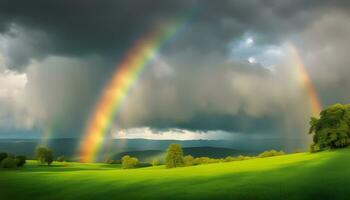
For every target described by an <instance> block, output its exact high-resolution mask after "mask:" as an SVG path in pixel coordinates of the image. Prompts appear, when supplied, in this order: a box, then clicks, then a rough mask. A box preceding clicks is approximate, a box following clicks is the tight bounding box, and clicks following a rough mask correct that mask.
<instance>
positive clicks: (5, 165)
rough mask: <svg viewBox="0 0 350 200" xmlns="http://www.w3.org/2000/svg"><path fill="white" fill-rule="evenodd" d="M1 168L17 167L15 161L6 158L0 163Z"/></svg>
mask: <svg viewBox="0 0 350 200" xmlns="http://www.w3.org/2000/svg"><path fill="white" fill-rule="evenodd" d="M1 167H2V168H8V169H10V168H16V167H17V160H16V159H14V158H12V157H7V158H5V159H4V160H2V161H1Z"/></svg>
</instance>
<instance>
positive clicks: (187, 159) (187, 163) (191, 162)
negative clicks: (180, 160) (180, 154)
mask: <svg viewBox="0 0 350 200" xmlns="http://www.w3.org/2000/svg"><path fill="white" fill-rule="evenodd" d="M184 163H185V166H192V165H194V158H193V156H191V155H187V156H185V157H184Z"/></svg>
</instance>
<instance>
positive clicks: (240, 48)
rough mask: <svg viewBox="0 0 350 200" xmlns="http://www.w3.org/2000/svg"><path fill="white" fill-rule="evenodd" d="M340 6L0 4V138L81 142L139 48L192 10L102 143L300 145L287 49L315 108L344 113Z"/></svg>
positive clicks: (346, 48)
mask: <svg viewBox="0 0 350 200" xmlns="http://www.w3.org/2000/svg"><path fill="white" fill-rule="evenodd" d="M349 6H350V3H349V1H346V0H344V1H341V0H339V1H337V0H334V1H329V0H304V1H302V0H250V1H239V0H230V1H229V0H223V1H210V0H203V1H200V0H179V1H173V0H147V1H146V0H117V1H115V0H107V1H97V0H91V1H85V0H61V1H55V2H52V1H47V0H42V1H40V0H38V1H35V0H32V1H19V0H2V1H0V137H1V135H2V136H3V137H5V136H6V137H11V136H13V137H26V134H33V133H34V134H37V135H40V134H41V133H42V132H43V131H45V130H47V129H48V128H50V130H51V129H53V130H54V131H53V132H54V135H55V136H56V137H75V136H80V135H81V134H82V133H83V131H84V128H85V126H86V123H87V121H88V118H89V117H90V114H91V112H92V111H93V109H94V105H95V104H96V102H97V100H98V98H99V95H100V93H101V90H102V88H103V86H104V84H105V83H106V81H108V80H109V78H110V77H111V73H112V72H113V71H114V70H115V68H116V67H117V63H118V61H120V60H121V59H122V57H123V55H125V53H126V52H127V50H128V49H129V48H130V47H131V46H132V45H133V43H134V42H135V41H136V40H137V38H139V37H142V35H143V34H144V33H146V32H147V31H150V30H152V28H154V27H157V26H158V25H159V24H162V23H167V21H169V20H171V19H174V18H175V19H176V18H178V17H180V16H181V15H182V13H184V12H187V11H188V10H195V14H194V16H193V19H192V20H191V21H190V22H189V24H188V26H187V27H186V29H185V30H184V31H182V32H181V33H179V34H178V35H177V37H176V38H175V39H174V40H172V41H171V43H169V44H168V45H166V46H164V47H163V49H162V50H161V51H160V52H159V54H157V56H156V58H155V59H154V60H153V61H152V62H151V63H150V64H149V66H147V68H146V70H145V71H144V73H143V74H142V75H141V78H140V80H139V81H138V83H137V85H135V87H134V88H133V89H132V91H131V92H130V95H129V96H128V98H127V101H126V104H125V107H124V109H123V110H122V112H120V113H119V115H118V116H117V117H116V119H115V120H114V123H113V127H112V130H111V134H114V135H117V136H118V133H123V134H124V136H123V137H124V138H130V137H132V136H130V137H129V136H125V133H128V135H132V134H135V137H142V134H143V133H144V134H146V135H148V136H149V135H150V134H151V136H150V137H149V138H151V139H156V138H157V137H155V136H154V135H152V134H161V133H163V135H162V136H161V137H160V138H161V139H164V137H169V138H171V134H174V135H176V137H179V139H184V138H185V139H186V138H190V139H196V138H200V139H203V138H204V139H205V138H206V137H203V135H205V134H206V133H207V134H208V137H207V138H210V139H213V138H215V137H216V136H215V134H216V133H217V138H220V139H222V138H229V135H230V134H232V135H234V134H241V135H242V134H243V135H244V134H246V135H257V136H259V137H265V136H266V137H292V138H304V137H305V135H306V132H307V129H308V121H309V117H310V115H311V113H310V105H309V99H308V95H307V94H306V92H305V88H304V87H303V86H302V85H300V82H298V81H297V80H296V79H297V75H296V74H295V73H296V68H295V66H294V65H293V62H292V61H291V59H290V55H289V53H288V49H287V48H286V44H287V43H288V42H291V43H293V44H294V45H295V46H296V47H297V49H298V51H299V52H300V54H301V58H302V60H303V62H304V64H305V67H306V70H307V71H308V73H309V75H310V78H311V80H312V83H313V84H314V86H315V88H316V90H317V93H318V95H319V98H320V101H321V103H322V106H323V107H325V106H328V105H330V104H333V103H338V102H339V103H348V102H349V99H350V93H349V89H350V79H349V78H348V76H349V74H350V59H349V52H350V11H349ZM133 130H134V131H133ZM135 130H137V131H135ZM142 130H144V131H143V132H142ZM152 130H153V132H152ZM174 130H176V131H174ZM150 132H151V133H150ZM179 133H180V134H179ZM184 134H185V135H186V134H187V135H186V136H184ZM196 134H197V135H199V136H198V137H197V135H196ZM176 137H175V138H176Z"/></svg>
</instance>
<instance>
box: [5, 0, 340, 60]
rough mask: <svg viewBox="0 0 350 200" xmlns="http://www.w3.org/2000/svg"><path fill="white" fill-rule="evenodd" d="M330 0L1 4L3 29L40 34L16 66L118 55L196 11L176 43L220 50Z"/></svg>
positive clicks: (301, 17)
mask: <svg viewBox="0 0 350 200" xmlns="http://www.w3.org/2000/svg"><path fill="white" fill-rule="evenodd" d="M329 2H330V1H325V0H321V1H320V0H317V1H316V0H314V1H285V0H284V1H273V0H265V1H259V0H254V1H238V0H231V1H228V0H227V1H195V0H193V1H186V0H181V1H171V0H153V1H135V0H131V1H130V0H118V1H113V0H108V1H83V0H75V1H70V0H69V1H68V0H63V1H44V0H37V1H17V0H9V1H7V0H4V1H1V3H0V30H1V31H2V32H3V33H6V32H7V33H9V34H11V27H13V25H14V24H16V25H17V26H20V27H22V29H21V31H26V30H28V31H33V30H35V31H37V32H39V33H40V32H41V34H42V36H40V38H37V37H35V35H34V36H33V39H34V40H36V43H35V46H34V48H35V51H28V52H20V53H19V54H20V56H21V58H20V59H15V58H16V52H13V54H15V55H12V56H13V58H14V59H13V61H12V63H11V65H12V67H18V66H20V65H24V64H26V62H25V54H27V60H28V59H30V58H33V57H34V58H38V57H39V58H40V56H43V55H44V56H47V55H63V56H81V55H86V54H88V55H90V54H99V55H103V56H105V57H108V56H112V57H113V58H115V57H116V56H118V55H119V56H120V54H122V52H124V51H125V49H126V48H127V47H128V46H130V45H131V44H132V42H133V41H134V40H135V38H137V37H139V36H140V35H141V34H142V33H144V32H145V31H147V29H150V27H152V26H154V25H155V24H157V23H159V22H160V21H162V20H168V19H169V18H170V19H171V18H174V17H178V16H180V15H182V14H183V13H184V12H187V11H188V10H192V9H195V10H198V11H197V14H196V16H195V20H194V22H193V23H192V24H191V28H190V30H189V31H188V32H187V34H185V35H184V36H183V39H182V40H180V41H177V44H175V46H177V47H179V48H180V47H181V48H186V47H191V48H195V49H196V50H198V51H199V50H201V51H213V49H215V50H216V51H219V50H222V49H223V48H225V44H227V43H228V42H230V41H231V40H234V39H236V37H238V36H240V35H241V34H243V33H244V32H245V31H247V30H248V31H249V30H250V31H255V32H259V33H262V34H264V37H263V40H268V39H269V40H272V38H273V40H276V39H278V38H280V37H282V36H283V34H285V33H288V32H289V31H291V30H294V31H295V30H296V29H299V28H301V27H303V26H305V24H307V23H308V21H309V20H311V18H312V15H313V14H314V12H313V11H314V10H316V9H318V8H320V7H325V6H326V5H327V4H330V3H329ZM332 5H335V4H332ZM12 34H14V35H13V37H16V33H12ZM176 49H177V48H176ZM32 52H35V53H34V54H33V53H32ZM17 57H18V56H17Z"/></svg>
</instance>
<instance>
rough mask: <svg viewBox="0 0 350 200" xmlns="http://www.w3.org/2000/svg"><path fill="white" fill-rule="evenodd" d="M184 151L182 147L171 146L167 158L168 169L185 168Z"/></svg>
mask: <svg viewBox="0 0 350 200" xmlns="http://www.w3.org/2000/svg"><path fill="white" fill-rule="evenodd" d="M184 164H185V163H184V159H183V151H182V148H181V146H180V145H178V144H170V145H169V147H168V150H167V154H166V157H165V165H166V167H167V168H173V167H182V166H184Z"/></svg>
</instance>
